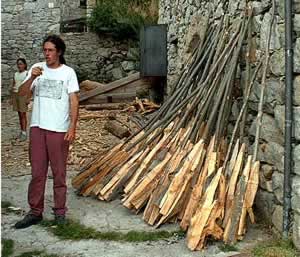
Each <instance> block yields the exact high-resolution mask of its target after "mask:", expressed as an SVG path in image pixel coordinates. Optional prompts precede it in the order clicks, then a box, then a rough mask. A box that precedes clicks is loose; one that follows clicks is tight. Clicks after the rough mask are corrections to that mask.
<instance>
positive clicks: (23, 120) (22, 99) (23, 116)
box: [18, 96, 28, 141]
mask: <svg viewBox="0 0 300 257" xmlns="http://www.w3.org/2000/svg"><path fill="white" fill-rule="evenodd" d="M26 101H27V97H26V96H18V108H19V112H20V125H21V135H20V140H22V141H24V140H26V139H27V113H26V112H27V111H28V106H27V102H26Z"/></svg>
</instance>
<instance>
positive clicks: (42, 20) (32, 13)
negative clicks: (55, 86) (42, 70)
mask: <svg viewBox="0 0 300 257" xmlns="http://www.w3.org/2000/svg"><path fill="white" fill-rule="evenodd" d="M1 15H2V17H1V20H2V39H1V43H2V44H1V53H2V62H1V70H2V78H1V79H2V83H1V84H2V95H7V93H8V90H7V89H8V87H9V85H10V83H11V81H12V80H11V79H12V76H13V73H14V71H15V69H16V67H15V66H16V65H15V64H16V59H17V58H19V57H25V58H26V59H27V60H28V62H29V64H32V63H34V62H36V61H38V60H40V58H41V57H42V56H41V54H42V52H41V42H42V39H43V37H44V36H45V35H46V34H47V33H51V32H55V33H57V32H58V31H59V23H60V15H61V10H60V7H59V6H58V5H57V3H55V4H54V5H53V8H49V6H48V1H34V0H25V1H24V0H13V1H2V3H1Z"/></svg>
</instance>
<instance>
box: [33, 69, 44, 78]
mask: <svg viewBox="0 0 300 257" xmlns="http://www.w3.org/2000/svg"><path fill="white" fill-rule="evenodd" d="M42 74H43V68H42V67H35V68H33V69H32V71H31V78H32V79H35V78H37V77H38V76H41V75H42Z"/></svg>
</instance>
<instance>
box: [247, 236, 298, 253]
mask: <svg viewBox="0 0 300 257" xmlns="http://www.w3.org/2000/svg"><path fill="white" fill-rule="evenodd" d="M252 253H253V255H254V256H256V257H297V256H299V253H297V250H296V249H295V247H294V245H293V242H292V241H291V240H275V241H272V242H269V243H263V244H260V245H258V246H256V247H255V248H254V249H253V251H252Z"/></svg>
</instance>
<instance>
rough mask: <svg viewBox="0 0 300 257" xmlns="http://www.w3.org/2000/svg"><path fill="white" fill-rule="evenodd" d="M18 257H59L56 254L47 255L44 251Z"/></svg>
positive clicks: (22, 254)
mask: <svg viewBox="0 0 300 257" xmlns="http://www.w3.org/2000/svg"><path fill="white" fill-rule="evenodd" d="M16 257H58V255H56V254H47V253H45V252H44V251H31V252H24V253H21V254H20V255H18V256H16Z"/></svg>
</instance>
